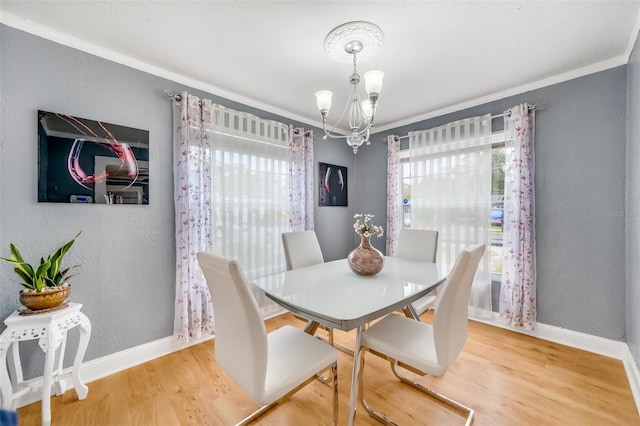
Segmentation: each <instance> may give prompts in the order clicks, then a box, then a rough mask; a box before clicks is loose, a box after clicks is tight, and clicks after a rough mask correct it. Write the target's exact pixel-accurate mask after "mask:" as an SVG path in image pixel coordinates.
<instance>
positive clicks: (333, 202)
mask: <svg viewBox="0 0 640 426" xmlns="http://www.w3.org/2000/svg"><path fill="white" fill-rule="evenodd" d="M318 165H319V167H318V172H319V173H318V177H319V179H318V181H319V183H320V185H319V187H320V196H319V198H318V199H319V204H320V206H342V207H346V206H347V205H348V196H347V195H348V193H347V168H346V167H344V166H337V165H335V164H327V163H318Z"/></svg>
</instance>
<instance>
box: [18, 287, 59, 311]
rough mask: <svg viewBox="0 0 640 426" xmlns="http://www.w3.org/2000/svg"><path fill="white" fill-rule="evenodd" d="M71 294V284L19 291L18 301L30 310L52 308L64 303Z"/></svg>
mask: <svg viewBox="0 0 640 426" xmlns="http://www.w3.org/2000/svg"><path fill="white" fill-rule="evenodd" d="M70 294H71V286H66V287H59V288H55V289H54V290H49V291H43V292H40V293H38V292H35V291H31V292H24V291H21V292H20V303H22V305H23V306H24V307H26V308H28V309H31V310H32V311H41V310H44V309H53V308H56V307H58V306H60V305H61V304H62V303H64V301H65V300H67V298H68V297H69V295H70Z"/></svg>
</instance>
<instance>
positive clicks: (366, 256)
mask: <svg viewBox="0 0 640 426" xmlns="http://www.w3.org/2000/svg"><path fill="white" fill-rule="evenodd" d="M347 262H348V263H349V267H350V268H351V270H352V271H353V272H355V273H356V274H359V275H375V274H377V273H378V272H380V271H381V270H382V266H383V265H384V256H382V253H380V251H379V250H377V249H376V248H375V247H373V246H372V245H371V243H370V242H369V237H365V236H364V235H360V246H358V247H356V248H355V249H354V250H352V251H351V253H349V256H348V257H347Z"/></svg>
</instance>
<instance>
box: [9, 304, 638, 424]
mask: <svg viewBox="0 0 640 426" xmlns="http://www.w3.org/2000/svg"><path fill="white" fill-rule="evenodd" d="M423 319H424V321H427V322H430V321H431V313H430V312H428V313H426V314H425V315H423ZM283 324H292V325H294V326H296V327H299V328H302V327H303V323H302V322H301V321H299V320H297V319H296V318H294V317H293V316H292V315H291V314H285V315H283V316H280V317H277V318H274V319H271V320H268V321H267V329H268V330H272V329H274V328H278V327H280V326H282V325H283ZM354 335H355V333H354V332H350V333H343V332H339V331H335V339H336V341H337V342H339V343H341V344H343V345H345V346H348V347H352V346H353V342H354ZM366 360H367V361H366V362H367V369H366V370H365V372H366V374H365V392H366V395H367V400H368V402H369V403H370V404H371V405H372V406H373V407H374V408H377V409H378V410H379V411H382V412H383V413H385V414H387V415H388V416H390V417H391V418H392V419H394V420H395V421H396V422H398V423H399V424H400V425H422V424H424V425H457V424H460V425H462V424H464V420H463V418H462V417H461V416H460V415H458V414H457V413H455V412H454V411H451V410H449V409H447V408H445V407H444V406H442V405H441V404H439V403H437V402H435V401H432V400H431V399H429V398H428V397H425V396H424V395H423V394H420V393H418V392H416V391H414V390H413V389H410V388H409V387H407V386H405V385H402V384H400V383H399V382H398V380H397V379H396V378H395V377H394V376H393V374H392V373H391V370H390V368H389V365H388V363H386V362H384V361H382V360H381V359H379V358H378V357H375V356H371V355H370V354H367V358H366ZM338 363H339V365H338V377H339V392H340V407H339V409H340V424H341V425H342V424H346V423H347V416H348V410H349V388H350V383H351V369H352V365H353V359H352V357H350V356H349V355H346V354H344V353H342V352H340V356H339V360H338ZM419 381H420V382H422V383H425V384H427V385H428V386H430V387H432V388H434V389H435V390H437V391H439V392H441V393H443V394H445V395H447V396H450V397H452V398H453V399H456V400H458V401H460V402H461V403H463V404H465V405H468V406H471V407H473V408H474V409H475V410H476V416H475V420H474V425H476V426H483V425H491V426H494V425H526V424H529V425H640V417H639V416H638V410H637V409H636V406H635V403H634V400H633V396H632V394H631V389H630V387H629V383H628V381H627V378H626V375H625V371H624V367H623V365H622V362H621V361H618V360H615V359H611V358H607V357H604V356H600V355H595V354H592V353H589V352H584V351H581V350H578V349H573V348H570V347H567V346H563V345H559V344H556V343H552V342H547V341H544V340H539V339H535V338H532V337H529V336H526V335H522V334H519V333H514V332H511V331H507V330H503V329H500V328H496V327H492V326H489V325H486V324H482V323H478V322H475V321H470V325H469V338H468V340H467V343H466V345H465V347H464V348H463V350H462V353H461V354H460V355H459V356H458V358H457V360H456V362H455V363H454V365H453V366H452V367H451V368H450V369H449V371H448V372H447V373H446V374H445V375H444V376H442V377H430V376H425V377H423V378H420V380H419ZM88 386H89V395H88V396H87V398H86V399H85V400H83V401H78V400H77V397H76V394H75V391H73V390H71V391H68V392H66V393H65V394H64V395H62V396H56V397H53V398H52V403H51V407H52V425H54V426H55V425H64V426H75V425H83V426H84V425H108V426H130V425H131V426H133V425H135V426H143V425H161V426H164V425H229V424H234V423H235V422H237V421H239V420H241V419H242V418H243V417H244V416H245V415H247V414H249V413H250V412H251V411H253V410H254V409H256V408H257V405H256V404H255V403H254V402H252V401H251V400H250V399H249V398H248V397H246V396H245V395H244V394H243V393H242V391H240V390H239V389H238V388H237V387H236V386H235V385H234V384H233V382H231V380H230V379H229V378H227V377H226V375H225V374H224V372H223V371H222V370H221V369H220V368H219V367H218V366H217V365H216V363H215V359H214V342H213V341H209V342H205V343H201V344H199V345H195V346H192V347H190V348H187V349H184V350H181V351H179V352H176V353H173V354H170V355H167V356H165V357H162V358H159V359H156V360H153V361H151V362H147V363H145V364H142V365H139V366H136V367H134V368H131V369H129V370H126V371H123V372H120V373H118V374H114V375H112V376H109V377H106V378H104V379H100V380H97V381H94V382H91V383H89V384H88ZM40 408H41V405H40V403H39V402H38V403H35V404H31V405H29V406H26V407H23V408H21V409H19V410H18V416H19V424H20V425H38V424H40ZM330 421H331V390H330V388H329V387H328V386H326V385H323V384H322V383H320V382H318V381H316V382H313V383H311V384H309V385H308V386H307V387H305V388H304V389H302V390H301V391H299V392H298V393H297V394H295V395H294V396H293V397H292V398H290V399H289V400H287V401H286V402H285V403H284V404H282V405H280V406H279V407H276V408H275V409H274V410H272V411H271V412H269V413H267V414H266V415H265V416H264V417H262V418H261V419H260V421H258V422H256V423H255V424H256V425H273V426H275V425H278V426H282V425H326V424H329V423H330ZM356 424H359V425H374V424H379V423H377V422H375V421H374V420H373V419H371V418H370V417H369V416H368V414H367V412H366V411H365V410H364V408H362V407H359V408H358V411H357V415H356Z"/></svg>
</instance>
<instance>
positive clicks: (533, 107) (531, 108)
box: [385, 104, 545, 142]
mask: <svg viewBox="0 0 640 426" xmlns="http://www.w3.org/2000/svg"><path fill="white" fill-rule="evenodd" d="M544 107H545V105H544V104H533V105H529V104H527V108H528V109H529V111H540V110H541V109H544ZM509 115H511V111H510V110H507V111H502V113H500V114H491V119H492V120H493V119H494V118H500V117H507V116H509ZM408 137H409V135H404V136H398V139H406V138H408ZM385 142H386V139H385Z"/></svg>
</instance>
